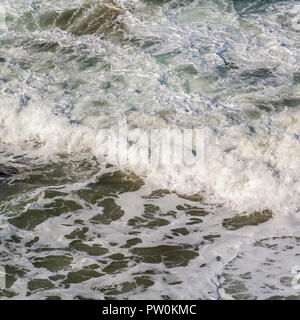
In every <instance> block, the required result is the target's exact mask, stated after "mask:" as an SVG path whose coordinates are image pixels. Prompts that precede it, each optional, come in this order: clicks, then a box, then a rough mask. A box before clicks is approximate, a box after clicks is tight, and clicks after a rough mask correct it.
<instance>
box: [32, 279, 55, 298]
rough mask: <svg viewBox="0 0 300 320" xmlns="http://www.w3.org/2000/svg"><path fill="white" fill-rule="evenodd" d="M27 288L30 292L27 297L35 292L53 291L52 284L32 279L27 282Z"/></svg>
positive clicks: (43, 280)
mask: <svg viewBox="0 0 300 320" xmlns="http://www.w3.org/2000/svg"><path fill="white" fill-rule="evenodd" d="M27 288H28V290H29V291H30V292H28V293H27V296H29V295H31V294H32V293H34V292H37V291H43V290H51V289H54V288H55V286H54V284H53V283H52V282H51V281H50V280H48V279H34V280H31V281H29V282H28V284H27Z"/></svg>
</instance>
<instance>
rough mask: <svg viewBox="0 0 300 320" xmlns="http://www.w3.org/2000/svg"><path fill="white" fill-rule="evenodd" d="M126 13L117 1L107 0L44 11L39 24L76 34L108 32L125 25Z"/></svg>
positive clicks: (45, 27)
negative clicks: (55, 10)
mask: <svg viewBox="0 0 300 320" xmlns="http://www.w3.org/2000/svg"><path fill="white" fill-rule="evenodd" d="M125 13H126V9H125V8H123V7H121V6H120V5H119V4H118V3H117V2H115V1H113V0H105V1H102V2H100V3H95V4H93V5H89V4H87V5H85V6H82V7H80V8H73V9H67V10H65V11H62V12H53V11H52V12H44V13H43V14H41V15H40V17H39V24H40V26H41V27H42V28H44V29H50V28H59V29H61V30H65V31H69V32H71V33H73V34H74V35H76V36H83V35H88V34H94V33H98V34H103V33H105V34H107V33H111V32H115V31H117V30H118V29H119V28H124V27H125V24H124V23H123V22H122V15H124V14H125Z"/></svg>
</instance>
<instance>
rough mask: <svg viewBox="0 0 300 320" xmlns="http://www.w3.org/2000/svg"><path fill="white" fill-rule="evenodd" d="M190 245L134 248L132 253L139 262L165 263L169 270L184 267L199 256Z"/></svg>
mask: <svg viewBox="0 0 300 320" xmlns="http://www.w3.org/2000/svg"><path fill="white" fill-rule="evenodd" d="M192 248H193V247H192V246H190V245H180V246H178V245H177V246H173V245H161V246H158V247H148V248H142V247H141V248H134V249H132V250H131V251H132V253H133V254H134V255H136V257H135V259H136V260H137V261H138V262H144V263H154V264H157V263H164V264H165V266H166V267H167V268H174V267H184V266H187V265H188V263H189V261H190V260H192V259H194V258H196V257H197V256H198V255H199V254H198V253H197V252H196V251H194V250H192Z"/></svg>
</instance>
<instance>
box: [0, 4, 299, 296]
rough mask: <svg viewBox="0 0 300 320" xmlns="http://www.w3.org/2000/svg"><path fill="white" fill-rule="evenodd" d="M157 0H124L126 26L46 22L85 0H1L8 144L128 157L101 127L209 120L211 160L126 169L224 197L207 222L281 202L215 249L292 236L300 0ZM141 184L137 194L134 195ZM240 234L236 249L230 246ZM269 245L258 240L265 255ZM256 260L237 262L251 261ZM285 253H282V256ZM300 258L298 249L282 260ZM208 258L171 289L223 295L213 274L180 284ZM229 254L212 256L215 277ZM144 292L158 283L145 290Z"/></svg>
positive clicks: (212, 198)
mask: <svg viewBox="0 0 300 320" xmlns="http://www.w3.org/2000/svg"><path fill="white" fill-rule="evenodd" d="M100 2H101V1H100ZM149 2H150V1H149ZM149 2H147V1H145V2H142V1H138V0H136V1H121V0H120V1H117V3H118V4H120V6H121V7H122V8H125V9H124V10H125V13H124V14H122V16H121V18H120V19H121V20H122V21H123V22H124V24H125V25H126V28H125V29H121V31H120V33H118V34H117V33H113V34H111V33H108V34H105V35H104V36H103V35H101V34H99V33H93V34H87V35H81V36H77V35H74V34H72V33H71V32H69V31H68V30H65V31H64V30H61V29H59V28H55V27H51V28H50V27H47V28H42V27H41V26H40V21H41V20H40V19H41V18H40V17H43V14H45V13H47V12H48V13H49V12H50V11H51V12H62V11H63V10H66V9H70V8H79V7H81V6H82V4H83V3H85V1H83V0H77V1H72V4H70V3H69V2H68V1H66V0H64V1H56V2H55V3H54V2H51V1H41V2H40V3H35V2H33V1H29V0H26V1H18V2H15V1H9V0H5V1H3V6H4V7H5V8H6V12H7V14H8V15H9V17H10V19H8V22H7V24H8V29H9V31H8V32H5V33H2V34H1V38H0V41H1V47H0V56H1V57H2V58H4V59H5V63H1V72H0V78H1V79H0V81H1V101H0V110H1V113H0V141H1V143H2V144H3V146H4V147H3V149H4V150H9V152H11V153H12V154H16V155H17V154H27V155H30V157H31V158H37V159H39V161H42V162H43V163H47V162H50V161H57V157H58V155H61V154H68V155H70V157H73V156H76V157H78V156H79V157H82V158H90V157H91V156H95V157H96V158H98V159H99V161H100V162H107V163H111V164H113V165H114V166H115V168H118V164H117V163H114V159H110V158H107V157H106V158H105V156H104V155H103V153H104V152H103V145H102V144H101V135H102V132H103V129H107V128H110V129H112V130H115V131H117V124H118V122H119V120H120V119H122V118H126V119H127V120H128V126H129V128H132V129H134V128H140V129H143V130H147V129H151V128H157V129H162V128H168V127H177V128H180V129H185V128H192V127H193V128H201V129H204V132H205V155H204V157H205V162H204V168H205V171H204V172H198V171H197V169H195V170H193V171H191V169H190V168H188V167H185V166H184V165H182V166H176V167H174V166H164V167H161V168H160V169H157V168H153V167H152V166H150V165H147V164H145V163H138V164H130V163H129V165H128V166H127V167H126V168H125V169H129V170H130V171H132V172H134V173H135V174H137V175H139V176H141V177H143V179H144V181H145V182H146V187H145V188H148V189H149V190H150V189H164V188H165V189H169V190H173V191H177V192H179V193H185V194H196V193H197V194H201V195H202V196H203V197H204V199H205V202H206V204H207V205H213V206H216V205H218V204H221V205H222V206H223V209H222V210H223V211H222V210H221V211H220V212H218V209H216V208H215V209H214V210H216V212H217V213H216V214H215V216H217V218H213V219H212V221H213V222H211V223H212V225H210V223H209V222H206V228H207V230H209V232H213V225H214V223H215V224H217V223H218V222H220V221H221V220H222V219H225V217H227V216H230V214H232V212H234V213H236V212H238V213H240V214H247V213H251V212H256V211H263V210H266V209H269V210H271V211H272V212H273V214H274V215H273V218H272V221H271V222H270V223H269V222H268V223H267V224H266V225H267V226H266V227H261V226H259V227H252V228H256V229H255V230H249V232H246V235H245V234H244V233H242V234H237V233H235V235H232V234H231V232H230V231H228V232H227V231H226V232H225V231H224V230H218V231H217V232H221V233H222V237H223V238H222V241H221V242H222V243H218V242H217V241H216V243H217V244H215V245H214V246H215V247H210V250H211V251H210V254H212V252H219V251H221V252H223V255H224V256H225V260H226V261H227V262H229V261H230V260H231V259H232V258H233V257H234V256H235V255H236V254H237V252H238V251H239V250H245V252H246V254H247V250H248V249H249V246H250V244H251V250H252V244H253V241H255V240H253V239H256V240H257V237H259V236H261V235H263V237H266V238H267V237H268V236H275V235H276V236H278V237H280V236H283V235H284V236H287V235H288V236H290V235H292V236H293V235H295V234H296V232H295V231H296V230H297V226H298V224H299V214H300V213H299V211H300V182H299V181H300V141H299V137H300V129H299V128H300V109H299V106H300V69H299V63H298V62H299V61H300V33H299V30H298V29H297V25H296V23H295V21H296V19H297V16H298V13H299V12H300V5H299V2H298V1H270V3H269V4H266V5H265V6H262V5H261V6H259V9H255V8H254V9H253V10H252V9H251V8H250V9H248V11H247V10H246V9H244V10H242V9H239V8H240V7H239V3H238V1H233V2H232V1H226V0H223V1H221V0H220V1H189V3H186V5H183V6H176V5H174V4H175V3H176V1H170V2H167V3H165V4H164V5H151V4H149ZM178 3H179V2H178ZM249 3H254V1H249ZM93 8H95V7H94V6H93V5H92V9H90V10H93ZM150 41H151V45H150ZM43 43H55V46H56V49H55V50H54V51H53V50H52V51H51V50H39V49H37V48H38V46H37V45H38V44H43ZM147 43H148V45H146V44H147ZM131 148H134V145H133V146H132V147H131ZM120 152H125V150H124V151H122V150H120ZM4 159H5V158H4ZM4 161H5V160H4ZM121 169H124V166H122V167H121ZM141 192H142V191H141ZM142 194H143V193H142ZM140 196H141V195H139V194H138V195H135V194H134V193H133V194H132V196H131V197H133V200H132V202H138V201H139V200H138V199H139V197H140ZM128 199H130V194H128V193H126V194H124V195H123V196H122V197H120V199H118V203H119V205H120V206H121V207H122V209H123V210H125V211H126V216H127V218H128V217H130V216H131V215H133V213H132V212H131V210H132V208H126V205H127V204H126V203H127V202H128ZM141 199H142V198H141ZM163 199H164V200H162V199H160V200H157V201H158V203H160V205H162V206H164V204H163V203H161V201H166V203H167V205H168V206H171V207H172V205H171V203H172V201H174V203H176V201H177V202H178V203H176V205H179V203H181V200H179V199H177V200H174V199H169V201H168V199H167V198H166V199H165V198H163ZM137 205H138V204H137ZM176 205H175V207H176ZM170 210H171V209H170ZM136 211H137V212H138V209H134V212H136ZM55 219H59V218H55ZM215 219H216V220H215ZM220 219H221V220H220ZM177 220H178V218H177ZM177 220H176V224H178V225H180V220H178V221H177ZM47 223H48V222H47ZM52 223H54V222H52ZM174 223H175V222H174ZM42 225H43V224H42ZM172 227H173V225H172ZM38 228H40V227H38ZM47 228H49V227H47ZM166 228H167V227H166ZM210 228H211V229H210ZM247 228H251V227H247ZM283 229H284V231H283ZM37 232H44V231H43V228H42V227H41V231H37ZM62 232H63V231H62ZM114 232H118V231H117V230H110V229H108V230H107V231H106V237H107V240H106V241H107V242H109V240H108V238H109V234H111V233H114ZM151 232H152V231H151ZM158 232H160V231H158ZM166 232H167V231H166ZM198 232H200V231H199V230H198ZM226 233H228V235H227V234H226ZM58 234H59V232H58ZM144 236H145V239H147V235H146V234H145V235H144ZM151 237H153V234H151ZM190 237H191V239H189V241H188V239H185V240H186V242H187V243H191V244H195V243H197V242H198V241H199V240H197V239H198V235H197V233H193V234H192V235H191V236H190ZM54 238H55V237H54ZM249 239H250V240H249ZM291 239H294V238H291ZM226 241H227V242H226ZM287 241H288V240H287ZM293 241H294V240H291V242H293ZM145 242H147V240H145ZM224 243H226V245H224ZM232 243H234V244H235V245H234V247H233V249H228V248H230V247H231V246H232ZM241 248H243V249H241ZM214 250H215V251H214ZM249 250H250V249H249ZM251 250H250V252H251V254H252V255H253V254H254V253H253V251H251ZM231 251H232V252H231ZM264 254H265V253H264V252H258V255H259V257H262V256H263V255H264ZM280 254H281V253H280ZM203 255H205V251H203ZM216 255H217V254H216ZM205 259H209V258H207V257H206V256H205ZM247 259H248V260H246V262H244V263H246V266H241V267H240V269H243V268H244V269H245V272H246V271H247V270H246V269H247V263H248V261H249V259H250V258H247ZM282 259H284V258H282ZM281 263H282V262H277V264H275V265H276V266H278V265H280V268H282V269H284V267H283V266H282V265H281ZM296 263H297V259H295V260H294V258H293V259H291V260H290V263H289V264H291V266H290V265H289V266H288V267H286V269H285V271H284V272H287V270H290V268H291V267H292V266H293V265H295V264H296ZM199 264H201V259H195V260H193V261H192V262H191V264H190V268H191V269H190V270H193V271H191V272H190V276H188V275H187V276H186V277H187V279H185V282H184V287H183V288H180V287H179V288H177V289H176V290H177V291H176V290H175V293H174V292H173V293H172V292H171V293H169V294H170V295H171V296H172V295H173V297H177V298H193V297H195V296H197V297H198V296H201V294H202V293H203V291H206V294H204V295H203V297H206V298H211V297H214V298H215V296H214V294H215V292H214V291H213V289H205V287H204V286H205V285H204V284H203V285H201V286H199V288H198V287H196V288H195V290H196V291H197V290H198V291H197V292H187V293H186V295H183V296H182V292H185V290H186V288H187V287H189V285H188V283H194V281H195V279H194V277H197V271H196V270H197V268H198V267H199ZM254 264H255V263H254V262H253V265H254ZM225 265H226V263H225V262H224V263H223V262H222V263H216V262H214V263H211V265H210V270H208V271H207V272H206V274H207V276H206V277H207V278H208V279H209V280H208V283H209V285H208V286H212V283H211V279H212V278H213V277H214V275H215V274H216V273H218V270H219V269H218V268H221V269H222V268H224V266H225ZM274 268H275V266H274ZM173 270H176V269H173ZM128 272H133V271H132V270H131V269H130V271H128ZM178 272H180V271H178V270H176V272H175V275H174V277H175V278H176V274H177V273H178ZM257 274H258V277H259V279H261V277H260V276H259V274H260V273H259V272H258V273H257ZM119 277H121V278H122V277H123V278H124V277H125V278H126V274H124V273H122V274H120V275H119ZM170 277H171V275H170ZM118 281H121V280H120V279H118ZM174 281H175V280H174ZM215 281H217V280H215ZM253 281H256V280H253ZM251 286H254V289H251V288H252V287H251ZM250 287H251V288H250V289H249V288H248V289H249V291H250V292H251V294H250V295H252V296H260V297H267V294H266V296H265V293H262V291H263V290H259V289H258V288H257V286H255V284H252V282H251V285H250ZM181 289H182V290H181ZM80 290H83V292H84V291H85V289H84V288H81V289H80ZM155 290H157V291H159V292H162V291H163V290H168V289H166V288H165V289H161V288H159V287H155ZM155 290H154V291H153V292H154V293H153V296H152V297H153V298H155V297H156V294H155V292H156V291H155ZM275 291H276V290H275V289H274V292H275ZM223 294H224V297H227V296H226V294H225V293H223ZM141 297H143V296H142V295H141ZM144 297H151V293H149V292H147V291H146V292H145V296H144Z"/></svg>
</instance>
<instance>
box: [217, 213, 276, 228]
mask: <svg viewBox="0 0 300 320" xmlns="http://www.w3.org/2000/svg"><path fill="white" fill-rule="evenodd" d="M272 217H273V213H272V211H269V210H264V211H261V212H254V213H252V214H249V215H236V216H235V217H233V218H228V219H224V220H223V223H222V225H223V227H224V228H225V229H228V230H237V229H240V228H243V227H247V226H257V225H259V224H261V223H265V222H267V221H268V220H270V219H271V218H272Z"/></svg>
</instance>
